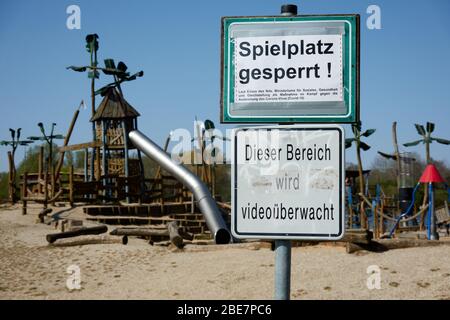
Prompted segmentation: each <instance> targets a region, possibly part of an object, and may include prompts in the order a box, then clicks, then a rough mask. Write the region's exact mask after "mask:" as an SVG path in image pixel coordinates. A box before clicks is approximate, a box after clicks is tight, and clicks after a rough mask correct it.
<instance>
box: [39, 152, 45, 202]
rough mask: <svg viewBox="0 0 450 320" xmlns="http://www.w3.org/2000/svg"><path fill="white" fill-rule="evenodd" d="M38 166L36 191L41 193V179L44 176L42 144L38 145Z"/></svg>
mask: <svg viewBox="0 0 450 320" xmlns="http://www.w3.org/2000/svg"><path fill="white" fill-rule="evenodd" d="M38 166H39V168H38V170H39V172H38V192H39V194H41V193H42V185H41V182H42V179H43V178H44V176H43V174H42V172H43V171H44V147H43V146H40V147H39V160H38Z"/></svg>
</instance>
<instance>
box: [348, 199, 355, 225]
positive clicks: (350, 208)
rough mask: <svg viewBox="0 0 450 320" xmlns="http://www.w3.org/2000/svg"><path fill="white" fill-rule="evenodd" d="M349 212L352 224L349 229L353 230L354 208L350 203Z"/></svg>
mask: <svg viewBox="0 0 450 320" xmlns="http://www.w3.org/2000/svg"><path fill="white" fill-rule="evenodd" d="M348 211H349V213H350V223H349V228H350V229H352V228H353V215H354V214H353V208H352V204H351V203H350V204H349V205H348Z"/></svg>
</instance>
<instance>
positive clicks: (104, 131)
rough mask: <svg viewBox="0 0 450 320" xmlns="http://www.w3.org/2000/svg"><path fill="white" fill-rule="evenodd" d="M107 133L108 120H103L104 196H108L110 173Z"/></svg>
mask: <svg viewBox="0 0 450 320" xmlns="http://www.w3.org/2000/svg"><path fill="white" fill-rule="evenodd" d="M106 135H107V129H106V121H105V120H103V121H102V147H103V155H102V164H103V196H104V197H105V198H106V195H107V191H106V183H107V181H106V176H107V175H108V163H107V161H106ZM103 201H105V200H103Z"/></svg>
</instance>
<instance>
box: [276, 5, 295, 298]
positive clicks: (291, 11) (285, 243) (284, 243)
mask: <svg viewBox="0 0 450 320" xmlns="http://www.w3.org/2000/svg"><path fill="white" fill-rule="evenodd" d="M281 15H282V16H288V17H289V16H296V15H297V6H296V5H294V4H285V5H282V6H281ZM291 248H292V242H291V240H275V299H276V300H289V299H290V296H291Z"/></svg>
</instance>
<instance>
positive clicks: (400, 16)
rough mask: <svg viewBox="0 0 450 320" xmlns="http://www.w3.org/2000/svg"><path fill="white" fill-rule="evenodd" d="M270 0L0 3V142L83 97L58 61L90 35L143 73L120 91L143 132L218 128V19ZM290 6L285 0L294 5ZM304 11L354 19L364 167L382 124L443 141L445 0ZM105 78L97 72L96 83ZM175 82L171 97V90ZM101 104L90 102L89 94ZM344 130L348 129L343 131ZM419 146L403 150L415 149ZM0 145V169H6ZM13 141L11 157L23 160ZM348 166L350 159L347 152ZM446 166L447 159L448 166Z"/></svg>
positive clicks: (61, 113) (75, 55) (72, 56)
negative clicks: (72, 19)
mask: <svg viewBox="0 0 450 320" xmlns="http://www.w3.org/2000/svg"><path fill="white" fill-rule="evenodd" d="M283 3H286V1H275V0H273V1H272V0H264V1H262V0H260V1H255V0H252V1H249V0H227V1H206V0H205V1H200V0H199V1H186V0H184V1H181V0H172V1H170V2H164V1H138V0H135V1H133V0H129V1H106V0H96V1H61V0H60V1H55V0H53V1H51V0H47V1H17V0H15V1H5V0H3V1H1V2H0V43H1V45H0V70H1V72H2V76H1V77H0V104H1V106H0V108H1V111H2V112H1V116H0V129H1V130H0V139H8V138H9V132H8V128H9V127H12V128H16V127H22V128H23V129H22V132H23V136H25V137H26V136H29V135H37V134H38V133H39V129H38V127H37V125H36V123H37V122H39V121H42V122H44V123H45V124H47V125H49V124H50V123H51V122H56V123H57V130H56V131H57V133H65V132H66V130H67V128H68V125H69V122H70V119H71V117H72V114H73V112H74V111H75V109H76V108H77V107H78V105H79V103H80V101H81V100H82V99H84V101H85V102H87V103H88V102H89V101H90V100H89V86H90V81H89V80H88V79H87V77H86V74H85V73H75V72H72V71H68V70H66V69H65V68H66V67H67V66H69V65H84V64H88V61H89V56H88V53H87V52H86V50H85V48H84V46H85V36H86V34H89V33H97V34H98V35H99V36H100V50H99V61H101V62H102V61H103V59H105V58H114V59H115V60H116V62H118V61H120V60H123V61H124V62H125V63H126V64H127V65H128V67H129V70H130V71H131V72H135V71H138V70H144V72H145V75H144V77H143V78H140V79H138V80H136V81H134V82H132V83H127V84H125V85H124V86H123V90H124V94H125V97H126V99H127V100H128V101H129V102H130V103H131V104H132V105H133V106H134V107H135V108H136V109H138V110H139V112H140V113H141V115H142V116H141V117H140V118H139V126H140V129H141V130H142V131H144V132H145V133H146V134H148V135H149V136H150V137H152V138H153V139H154V140H155V141H156V142H158V143H160V144H162V143H163V141H164V139H165V137H166V136H167V134H168V132H169V131H170V130H172V129H175V128H187V129H189V130H191V131H192V130H193V128H192V123H193V120H194V117H195V116H197V117H199V118H200V119H211V120H213V121H214V122H215V123H216V125H217V126H218V127H219V128H222V129H227V128H228V129H230V128H232V127H233V125H219V91H220V83H219V70H220V18H221V17H222V16H229V15H273V14H278V13H279V10H280V6H281V4H283ZM294 3H296V2H294ZM71 4H76V5H78V6H80V8H81V30H68V29H67V27H66V19H67V17H68V14H66V8H67V7H68V6H69V5H71ZM297 4H298V5H299V12H300V13H304V14H327V13H359V14H360V15H361V120H362V122H363V127H365V128H376V129H377V132H376V133H375V134H374V135H373V136H371V137H370V138H369V139H368V140H367V142H368V143H369V144H370V145H372V149H371V150H369V151H368V152H365V153H364V163H365V164H366V165H367V166H370V164H371V162H372V160H373V158H374V156H375V155H376V151H377V150H383V151H387V152H390V151H391V150H392V143H391V131H390V128H391V125H392V122H393V121H398V135H399V141H400V142H401V143H403V142H408V141H412V140H416V139H418V136H417V134H416V131H415V129H414V126H413V123H425V122H426V121H432V122H435V123H436V130H435V135H436V136H437V137H442V138H447V139H450V117H449V110H450V59H449V57H450V1H447V0H442V1H438V0H435V1H415V2H412V1H393V0H390V1H381V0H378V1H376V0H374V1H363V0H358V1H350V0H349V1H347V0H342V1H325V0H303V1H301V2H297ZM370 4H376V5H378V6H379V7H380V8H381V24H382V25H381V26H382V28H381V30H369V29H367V28H366V19H367V17H368V16H369V15H368V14H367V13H366V9H367V7H368V6H369V5H370ZM109 81H110V79H109V77H106V76H104V75H101V79H100V81H99V82H98V84H99V85H102V84H106V83H108V82H109ZM174 89H176V90H177V93H176V94H173V90H174ZM99 100H100V99H97V101H99ZM89 118H90V109H89V108H88V109H87V110H83V111H82V112H81V114H80V117H79V119H78V122H77V124H76V127H75V131H74V134H73V136H72V140H71V143H81V142H87V141H89V140H90V138H91V129H90V123H89V121H88V120H89ZM345 128H346V131H347V135H350V134H351V130H350V128H349V127H348V126H345ZM423 149H424V147H423V145H419V146H417V147H413V148H409V150H410V151H418V152H420V153H421V154H422V153H423ZM6 151H7V149H6V148H4V147H2V148H1V149H0V171H5V170H7V161H6ZM23 151H24V150H23V148H21V150H19V151H18V153H17V158H18V160H20V159H21V158H22V156H23ZM431 152H432V156H433V157H435V158H437V159H441V160H446V159H447V157H448V155H449V154H450V146H444V145H438V144H432V146H431ZM346 157H347V161H352V162H354V161H355V156H354V150H353V149H352V150H350V151H348V152H347V155H346ZM447 164H450V161H447Z"/></svg>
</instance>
